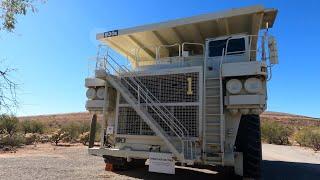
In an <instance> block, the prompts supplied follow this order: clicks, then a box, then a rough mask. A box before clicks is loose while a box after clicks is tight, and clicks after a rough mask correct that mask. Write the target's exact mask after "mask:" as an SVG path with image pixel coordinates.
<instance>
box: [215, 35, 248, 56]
mask: <svg viewBox="0 0 320 180" xmlns="http://www.w3.org/2000/svg"><path fill="white" fill-rule="evenodd" d="M227 41H228V39H224V40H217V41H211V42H209V57H216V56H222V51H223V49H225V48H226V45H227ZM245 49H246V45H245V40H244V38H239V39H230V40H229V41H228V47H227V53H228V55H233V54H243V53H245Z"/></svg>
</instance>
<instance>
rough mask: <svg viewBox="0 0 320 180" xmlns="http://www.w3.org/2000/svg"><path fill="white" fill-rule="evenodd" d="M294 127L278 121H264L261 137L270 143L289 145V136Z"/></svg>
mask: <svg viewBox="0 0 320 180" xmlns="http://www.w3.org/2000/svg"><path fill="white" fill-rule="evenodd" d="M292 134H293V129H292V128H290V127H288V126H285V125H281V124H279V123H277V122H264V123H262V124H261V138H262V140H263V141H266V142H267V143H270V144H278V145H289V144H290V141H289V138H290V136H291V135H292Z"/></svg>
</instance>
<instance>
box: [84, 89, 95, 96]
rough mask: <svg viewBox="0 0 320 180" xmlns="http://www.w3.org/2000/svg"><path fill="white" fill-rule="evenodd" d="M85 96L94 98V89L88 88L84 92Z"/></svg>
mask: <svg viewBox="0 0 320 180" xmlns="http://www.w3.org/2000/svg"><path fill="white" fill-rule="evenodd" d="M86 96H87V98H88V99H94V98H96V90H95V89H94V88H89V89H88V90H87V92H86Z"/></svg>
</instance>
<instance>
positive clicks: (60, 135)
mask: <svg viewBox="0 0 320 180" xmlns="http://www.w3.org/2000/svg"><path fill="white" fill-rule="evenodd" d="M69 139H70V135H69V134H68V133H67V132H65V131H63V130H62V129H58V130H56V131H55V132H54V133H53V134H52V135H51V137H50V141H51V142H53V143H55V144H56V146H57V145H58V143H59V142H60V141H64V142H65V141H68V140H69Z"/></svg>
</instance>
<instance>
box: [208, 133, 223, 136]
mask: <svg viewBox="0 0 320 180" xmlns="http://www.w3.org/2000/svg"><path fill="white" fill-rule="evenodd" d="M206 136H220V133H213V132H207V133H206Z"/></svg>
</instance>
